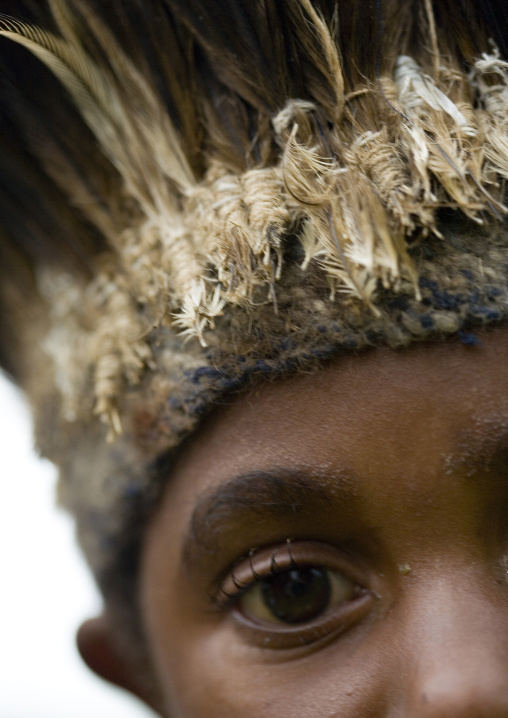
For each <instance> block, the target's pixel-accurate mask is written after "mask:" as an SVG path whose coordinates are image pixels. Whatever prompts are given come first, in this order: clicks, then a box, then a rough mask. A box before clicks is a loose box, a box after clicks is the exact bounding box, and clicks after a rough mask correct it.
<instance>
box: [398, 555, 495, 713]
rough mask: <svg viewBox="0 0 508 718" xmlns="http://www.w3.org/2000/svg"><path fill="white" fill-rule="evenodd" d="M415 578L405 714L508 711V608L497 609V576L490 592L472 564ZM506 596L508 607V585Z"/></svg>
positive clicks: (408, 624) (408, 628)
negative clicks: (416, 584) (416, 583)
mask: <svg viewBox="0 0 508 718" xmlns="http://www.w3.org/2000/svg"><path fill="white" fill-rule="evenodd" d="M416 580H417V582H418V583H419V584H420V585H419V586H418V590H414V591H411V590H410V591H408V595H409V594H412V598H411V599H409V600H408V602H407V606H406V609H407V610H406V612H405V616H406V619H405V624H406V630H405V631H404V632H403V636H404V638H403V640H404V641H405V643H406V646H405V649H408V650H409V652H410V655H411V658H410V660H409V661H408V662H407V664H406V667H405V669H404V670H405V673H406V676H407V679H408V680H407V681H406V683H405V685H406V686H407V691H406V695H405V699H404V701H403V703H404V710H403V713H402V714H403V715H404V716H405V717H406V718H430V717H431V716H432V718H451V717H452V716H453V717H454V718H483V717H485V718H508V622H507V619H506V612H507V611H506V607H505V608H504V611H503V610H499V603H497V608H496V601H497V600H498V599H499V597H500V595H499V586H496V585H495V583H494V582H493V583H494V586H493V590H492V593H491V594H489V592H488V591H487V590H485V586H484V585H482V581H480V580H479V577H478V576H477V575H476V574H475V572H474V571H473V570H470V569H469V568H468V567H463V568H462V570H460V569H458V570H455V571H453V570H450V567H446V568H444V569H443V570H441V571H440V572H438V575H437V576H436V575H435V574H434V575H433V576H429V577H428V578H426V577H425V575H422V577H421V578H420V579H416ZM415 588H416V586H415ZM502 598H503V599H504V603H505V606H506V602H508V587H507V589H506V594H505V595H504V596H503V597H502ZM405 653H406V651H405V650H403V651H402V654H405ZM406 655H407V654H406Z"/></svg>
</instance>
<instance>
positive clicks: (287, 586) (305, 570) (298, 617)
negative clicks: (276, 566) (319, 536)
mask: <svg viewBox="0 0 508 718" xmlns="http://www.w3.org/2000/svg"><path fill="white" fill-rule="evenodd" d="M261 588H262V593H263V599H264V602H265V605H266V606H267V607H268V608H269V609H270V611H271V613H272V614H273V615H274V616H275V617H276V618H277V619H278V620H279V621H284V622H285V623H305V622H306V621H310V620H312V619H313V618H317V616H319V615H320V614H321V613H323V612H324V611H326V609H327V608H328V605H329V603H330V597H331V586H330V580H329V578H328V573H327V571H325V570H323V569H321V568H315V567H311V566H305V567H302V568H292V569H291V570H289V571H285V572H284V573H281V574H279V575H278V576H273V577H272V578H270V579H266V580H265V581H263V583H262V587H261Z"/></svg>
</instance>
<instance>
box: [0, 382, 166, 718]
mask: <svg viewBox="0 0 508 718" xmlns="http://www.w3.org/2000/svg"><path fill="white" fill-rule="evenodd" d="M55 480H56V471H55V469H54V467H53V466H52V465H51V464H49V462H46V461H42V460H40V459H38V458H37V457H36V456H35V455H34V453H33V451H32V438H31V429H30V420H29V415H28V411H27V409H26V407H25V405H24V404H23V403H22V401H21V398H20V396H19V394H18V392H17V391H16V390H15V389H14V387H13V386H12V385H10V384H9V383H8V382H7V381H6V380H5V379H4V378H3V377H2V376H1V375H0V496H1V500H0V572H1V573H0V716H1V718H149V717H151V718H153V715H154V714H153V713H151V712H150V711H148V709H145V708H144V707H143V706H141V704H140V703H139V702H138V701H136V700H135V699H134V698H132V699H131V698H130V697H129V696H127V694H125V693H123V692H121V691H119V690H117V689H114V688H109V687H108V686H107V685H106V684H105V683H103V682H102V681H100V680H99V679H98V678H95V677H94V676H93V675H92V674H91V673H90V672H89V671H88V670H87V669H86V668H85V666H84V665H83V666H82V665H81V662H80V659H79V656H78V655H77V651H76V649H75V647H74V635H75V631H76V628H77V627H78V625H79V624H80V623H81V621H82V620H83V619H85V618H88V617H91V616H93V615H96V614H97V613H98V612H99V611H100V599H99V596H98V594H97V592H96V590H95V587H94V586H93V584H92V581H91V579H90V577H89V575H88V572H87V569H86V568H85V566H84V562H83V560H82V559H81V557H80V555H79V553H78V550H77V548H76V546H75V542H74V537H73V529H72V523H71V521H70V519H69V518H68V517H67V516H66V515H65V514H64V513H63V512H62V511H60V510H57V509H55V508H54V493H55Z"/></svg>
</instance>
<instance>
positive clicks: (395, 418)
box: [80, 327, 508, 718]
mask: <svg viewBox="0 0 508 718" xmlns="http://www.w3.org/2000/svg"><path fill="white" fill-rule="evenodd" d="M478 336H479V337H480V338H481V346H477V347H465V346H463V345H462V344H460V343H459V342H458V341H449V342H446V343H439V344H434V345H421V346H413V347H411V348H409V349H406V350H404V351H400V352H394V351H391V350H389V349H378V350H372V351H370V352H367V353H365V354H363V355H360V356H354V355H345V356H343V357H341V358H337V359H336V360H335V361H334V362H333V363H332V364H331V365H330V366H328V367H327V368H325V369H323V370H321V371H319V372H317V373H312V374H302V375H300V376H298V377H295V378H291V379H286V380H283V381H282V380H281V381H277V382H273V383H268V382H267V383H266V384H264V385H263V386H262V387H260V388H258V389H256V390H254V391H251V392H250V393H248V394H244V395H242V396H239V397H237V398H235V399H234V400H232V401H231V403H230V404H229V405H228V406H224V407H222V408H221V409H220V411H218V412H217V413H216V415H215V416H214V417H213V419H212V420H209V421H208V422H207V423H206V424H205V425H204V426H203V427H202V429H201V431H200V432H198V434H197V435H196V438H195V439H194V441H193V442H192V443H190V444H189V445H188V446H186V448H185V450H184V451H182V453H181V455H180V457H179V460H178V463H177V465H176V467H175V470H174V472H173V475H172V477H171V481H170V482H168V486H167V489H166V494H165V496H164V500H163V503H162V505H161V508H160V510H159V511H158V513H157V515H156V516H155V517H154V519H153V521H152V523H151V525H150V527H149V530H148V532H147V536H146V540H145V544H144V551H143V561H142V572H141V577H140V591H141V600H142V612H143V620H144V625H145V629H146V636H147V644H148V648H149V652H150V655H151V657H152V661H153V665H154V672H155V677H156V680H157V683H158V685H159V686H160V690H161V696H162V698H161V699H160V700H157V701H154V699H153V697H152V696H150V695H146V692H145V695H143V689H142V688H140V685H139V681H137V679H136V677H135V676H133V675H132V672H129V667H128V665H127V664H126V663H125V659H123V658H122V657H121V656H119V655H115V651H114V648H113V645H114V641H113V639H112V638H111V636H110V632H109V628H108V621H107V618H102V619H96V621H92V622H89V623H88V624H86V625H85V627H84V629H82V632H81V638H80V644H81V650H82V653H83V655H84V657H85V659H86V660H87V662H88V663H89V664H90V665H92V667H94V668H95V669H96V670H97V671H98V672H99V673H100V674H101V675H103V676H106V677H108V678H109V679H110V680H113V681H114V682H116V683H119V684H121V685H124V687H127V688H129V689H130V690H132V691H133V692H135V693H137V694H138V695H141V696H142V697H143V698H144V699H145V700H146V701H147V702H148V703H151V704H152V706H153V707H155V708H156V710H157V711H158V712H159V713H160V715H162V716H171V718H240V716H241V717H242V718H259V717H260V716H263V717H264V718H271V717H272V716H273V717H277V718H280V717H281V716H291V718H311V717H313V716H316V718H325V717H329V718H331V717H332V716H333V717H338V716H340V718H349V717H351V718H353V717H355V718H378V717H379V718H388V717H390V718H424V717H425V716H433V717H436V718H445V717H447V716H450V717H451V716H453V717H454V718H479V717H482V716H485V718H487V717H488V718H501V717H508V520H507V516H508V481H507V476H508V330H507V329H506V328H505V327H499V328H497V329H494V330H492V331H490V332H488V333H487V332H485V333H480V334H479V335H478ZM101 656H102V659H101V658H100V657H101Z"/></svg>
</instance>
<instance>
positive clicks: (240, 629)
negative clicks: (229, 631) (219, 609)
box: [232, 590, 375, 657]
mask: <svg viewBox="0 0 508 718" xmlns="http://www.w3.org/2000/svg"><path fill="white" fill-rule="evenodd" d="M374 598H375V596H374V595H373V594H371V593H370V592H368V591H366V590H363V591H361V592H360V593H359V594H358V597H357V598H355V599H354V600H353V601H351V602H350V603H349V604H348V605H347V606H345V607H342V608H339V609H335V610H333V609H332V610H330V611H328V612H327V613H326V614H324V615H323V616H322V617H321V618H320V619H319V620H316V621H314V622H312V623H310V624H306V625H303V626H301V625H297V626H283V625H276V624H263V623H256V622H255V621H252V620H251V619H249V618H248V617H246V616H245V615H243V614H241V613H240V612H239V611H237V610H234V611H233V614H232V619H233V621H234V627H235V632H237V633H238V635H239V636H240V637H241V638H242V639H243V640H244V641H245V642H246V643H248V644H250V645H252V646H254V647H259V648H263V649H270V650H274V651H278V650H285V651H291V650H295V649H296V650H297V651H298V649H308V650H311V649H312V650H316V649H317V648H319V649H320V648H322V647H324V646H325V645H328V644H329V643H330V642H332V641H334V640H336V639H337V638H339V637H340V636H341V635H342V634H344V633H346V632H348V631H349V630H351V629H352V628H353V627H354V626H356V625H358V624H359V623H360V622H361V621H362V620H363V619H364V618H365V617H366V616H367V615H368V613H369V611H370V610H371V608H372V606H373V602H374ZM298 655H300V653H299V652H297V654H295V657H297V656H298Z"/></svg>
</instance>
